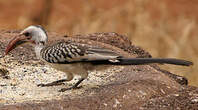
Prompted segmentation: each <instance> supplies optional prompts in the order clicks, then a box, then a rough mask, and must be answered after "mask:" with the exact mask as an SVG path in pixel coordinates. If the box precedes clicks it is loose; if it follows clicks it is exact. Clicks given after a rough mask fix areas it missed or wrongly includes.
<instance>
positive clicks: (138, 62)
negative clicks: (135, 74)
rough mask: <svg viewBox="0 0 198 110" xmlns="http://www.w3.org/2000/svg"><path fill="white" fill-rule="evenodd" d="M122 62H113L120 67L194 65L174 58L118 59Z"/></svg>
mask: <svg viewBox="0 0 198 110" xmlns="http://www.w3.org/2000/svg"><path fill="white" fill-rule="evenodd" d="M118 60H119V61H120V62H112V63H114V64H120V65H141V64H148V63H161V64H163V63H166V64H174V65H182V66H190V65H193V63H192V62H190V61H186V60H180V59H174V58H120V59H118Z"/></svg>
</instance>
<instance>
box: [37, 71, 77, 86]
mask: <svg viewBox="0 0 198 110" xmlns="http://www.w3.org/2000/svg"><path fill="white" fill-rule="evenodd" d="M72 79H73V74H70V73H67V79H61V80H57V81H53V82H51V83H47V84H43V83H41V84H38V85H37V86H41V87H47V86H57V85H61V84H63V82H66V81H71V80H72Z"/></svg>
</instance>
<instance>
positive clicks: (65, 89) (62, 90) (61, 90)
mask: <svg viewBox="0 0 198 110" xmlns="http://www.w3.org/2000/svg"><path fill="white" fill-rule="evenodd" d="M81 87H82V86H79V87H76V86H72V87H69V88H62V89H60V90H59V91H58V92H65V91H67V90H72V89H80V88H81Z"/></svg>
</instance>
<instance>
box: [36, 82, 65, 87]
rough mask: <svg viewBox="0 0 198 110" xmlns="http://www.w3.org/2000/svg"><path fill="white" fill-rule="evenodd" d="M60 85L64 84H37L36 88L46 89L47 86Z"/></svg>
mask: <svg viewBox="0 0 198 110" xmlns="http://www.w3.org/2000/svg"><path fill="white" fill-rule="evenodd" d="M62 84H64V83H47V84H43V83H41V84H38V85H37V86H39V87H48V86H58V85H62Z"/></svg>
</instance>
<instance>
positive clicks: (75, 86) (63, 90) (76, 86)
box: [59, 78, 85, 92]
mask: <svg viewBox="0 0 198 110" xmlns="http://www.w3.org/2000/svg"><path fill="white" fill-rule="evenodd" d="M83 80H85V79H84V78H81V79H80V80H79V81H78V82H77V83H76V84H75V85H73V86H72V87H70V88H62V89H61V90H59V92H65V91H66V90H71V89H78V88H79V87H78V85H79V84H80V83H81V82H82V81H83Z"/></svg>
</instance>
